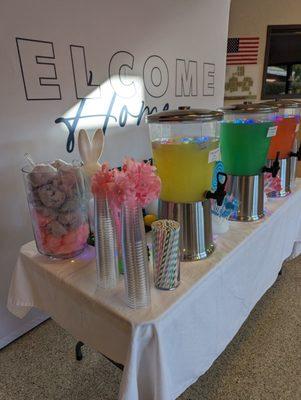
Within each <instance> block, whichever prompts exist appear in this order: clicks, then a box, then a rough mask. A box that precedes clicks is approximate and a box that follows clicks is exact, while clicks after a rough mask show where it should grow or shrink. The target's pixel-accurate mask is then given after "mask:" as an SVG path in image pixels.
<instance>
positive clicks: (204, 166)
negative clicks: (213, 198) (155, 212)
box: [152, 136, 219, 203]
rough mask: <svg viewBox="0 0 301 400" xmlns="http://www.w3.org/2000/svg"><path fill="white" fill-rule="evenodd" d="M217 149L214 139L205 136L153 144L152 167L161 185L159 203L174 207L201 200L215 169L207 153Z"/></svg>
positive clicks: (173, 138) (160, 141) (209, 184)
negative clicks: (163, 201)
mask: <svg viewBox="0 0 301 400" xmlns="http://www.w3.org/2000/svg"><path fill="white" fill-rule="evenodd" d="M218 146H219V141H218V139H217V138H215V137H208V136H203V137H191V138H189V137H188V138H187V137H185V138H183V137H172V138H169V139H161V138H160V139H156V140H153V141H152V150H153V158H154V163H155V165H156V167H157V170H158V175H159V176H160V178H161V182H162V188H161V194H160V199H161V200H165V201H170V202H175V203H190V202H195V201H203V200H205V197H204V193H205V192H206V191H207V190H210V188H211V181H212V176H213V169H214V166H215V162H211V159H210V154H211V153H210V152H212V151H213V150H216V149H217V148H218Z"/></svg>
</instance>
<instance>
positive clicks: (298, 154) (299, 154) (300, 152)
mask: <svg viewBox="0 0 301 400" xmlns="http://www.w3.org/2000/svg"><path fill="white" fill-rule="evenodd" d="M290 157H297V160H298V161H301V146H300V147H299V149H298V150H297V151H296V152H293V151H291V152H290Z"/></svg>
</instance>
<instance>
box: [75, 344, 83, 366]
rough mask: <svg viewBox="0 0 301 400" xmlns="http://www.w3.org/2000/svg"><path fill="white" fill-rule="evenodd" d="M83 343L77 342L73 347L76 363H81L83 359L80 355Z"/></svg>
mask: <svg viewBox="0 0 301 400" xmlns="http://www.w3.org/2000/svg"><path fill="white" fill-rule="evenodd" d="M83 345H84V343H83V342H80V341H79V342H77V343H76V346H75V357H76V359H77V361H81V360H82V358H83V353H82V347H83Z"/></svg>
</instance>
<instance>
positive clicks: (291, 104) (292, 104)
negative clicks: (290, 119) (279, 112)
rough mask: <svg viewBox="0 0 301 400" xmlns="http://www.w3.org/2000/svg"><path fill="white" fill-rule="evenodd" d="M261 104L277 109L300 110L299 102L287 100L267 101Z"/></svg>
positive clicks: (300, 103) (300, 104)
mask: <svg viewBox="0 0 301 400" xmlns="http://www.w3.org/2000/svg"><path fill="white" fill-rule="evenodd" d="M263 104H267V105H268V106H274V107H278V108H279V109H284V108H301V102H300V101H295V100H288V99H275V100H267V101H265V102H264V103H263Z"/></svg>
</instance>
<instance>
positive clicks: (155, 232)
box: [152, 219, 180, 290]
mask: <svg viewBox="0 0 301 400" xmlns="http://www.w3.org/2000/svg"><path fill="white" fill-rule="evenodd" d="M152 241H153V266H154V283H155V287H156V288H157V289H162V290H173V289H175V288H176V287H177V286H178V285H179V283H180V247H179V243H180V224H179V223H178V222H176V221H173V220H170V219H161V220H158V221H155V222H153V223H152Z"/></svg>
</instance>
